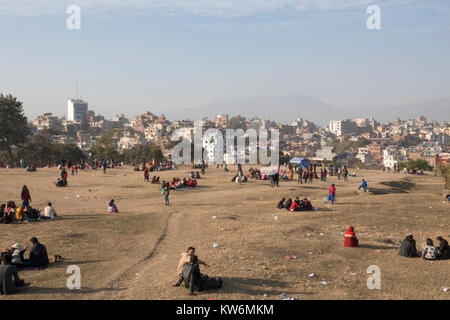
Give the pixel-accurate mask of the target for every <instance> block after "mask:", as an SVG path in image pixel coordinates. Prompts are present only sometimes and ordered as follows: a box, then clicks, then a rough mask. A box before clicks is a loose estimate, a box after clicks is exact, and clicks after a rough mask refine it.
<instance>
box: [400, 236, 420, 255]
mask: <svg viewBox="0 0 450 320" xmlns="http://www.w3.org/2000/svg"><path fill="white" fill-rule="evenodd" d="M398 254H399V255H401V256H403V257H408V258H413V257H417V256H418V255H417V249H416V240H414V238H413V235H412V234H410V235H407V236H406V238H405V240H403V242H402V244H401V245H400V251H399V253H398Z"/></svg>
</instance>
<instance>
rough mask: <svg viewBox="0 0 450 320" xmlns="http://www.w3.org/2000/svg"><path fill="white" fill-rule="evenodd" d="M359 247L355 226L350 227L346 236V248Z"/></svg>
mask: <svg viewBox="0 0 450 320" xmlns="http://www.w3.org/2000/svg"><path fill="white" fill-rule="evenodd" d="M357 246H358V238H356V234H355V231H354V230H353V226H350V228H348V231H347V232H346V233H345V235H344V247H357Z"/></svg>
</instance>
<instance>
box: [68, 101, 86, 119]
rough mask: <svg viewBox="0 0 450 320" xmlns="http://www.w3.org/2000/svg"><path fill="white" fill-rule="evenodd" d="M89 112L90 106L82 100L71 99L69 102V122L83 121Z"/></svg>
mask: <svg viewBox="0 0 450 320" xmlns="http://www.w3.org/2000/svg"><path fill="white" fill-rule="evenodd" d="M87 112H88V104H87V102H84V101H83V100H81V99H69V101H68V102H67V120H68V121H81V120H82V119H83V117H84V116H85V115H86V114H87Z"/></svg>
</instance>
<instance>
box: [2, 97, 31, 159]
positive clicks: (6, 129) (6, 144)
mask: <svg viewBox="0 0 450 320" xmlns="http://www.w3.org/2000/svg"><path fill="white" fill-rule="evenodd" d="M30 134H31V130H30V128H29V127H28V125H27V118H26V117H25V115H24V111H23V103H22V102H21V101H18V100H17V98H16V97H13V96H12V95H10V94H8V95H6V96H5V95H3V94H0V149H1V150H5V151H6V152H7V154H8V157H9V159H10V160H12V158H13V154H12V146H19V145H20V144H22V143H25V142H26V141H27V137H28V135H30Z"/></svg>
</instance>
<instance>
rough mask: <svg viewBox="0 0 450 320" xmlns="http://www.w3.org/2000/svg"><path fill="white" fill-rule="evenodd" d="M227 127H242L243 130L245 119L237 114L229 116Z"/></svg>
mask: <svg viewBox="0 0 450 320" xmlns="http://www.w3.org/2000/svg"><path fill="white" fill-rule="evenodd" d="M228 127H230V128H231V129H242V130H245V127H246V119H245V117H243V116H241V115H237V116H235V117H231V118H230V120H229V124H228Z"/></svg>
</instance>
